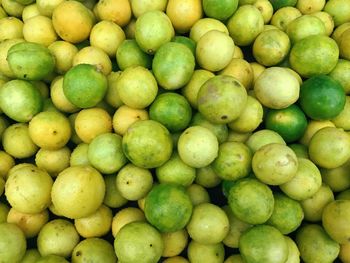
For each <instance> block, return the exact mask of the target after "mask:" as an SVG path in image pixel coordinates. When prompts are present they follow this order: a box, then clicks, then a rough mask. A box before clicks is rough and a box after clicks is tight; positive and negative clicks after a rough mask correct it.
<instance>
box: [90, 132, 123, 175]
mask: <svg viewBox="0 0 350 263" xmlns="http://www.w3.org/2000/svg"><path fill="white" fill-rule="evenodd" d="M88 159H89V162H90V163H91V165H92V166H94V167H95V168H96V169H97V170H99V171H100V172H101V173H104V174H111V173H115V172H117V171H118V170H119V169H120V168H121V167H123V166H124V164H126V162H127V159H126V157H125V155H124V153H123V150H122V137H121V136H120V135H118V134H114V133H103V134H100V135H98V136H96V137H95V138H94V139H93V140H92V141H91V142H90V144H89V149H88Z"/></svg>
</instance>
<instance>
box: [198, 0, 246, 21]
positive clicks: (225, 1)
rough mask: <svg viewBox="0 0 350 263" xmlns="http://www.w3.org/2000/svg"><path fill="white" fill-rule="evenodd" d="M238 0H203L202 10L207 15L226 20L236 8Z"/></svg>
mask: <svg viewBox="0 0 350 263" xmlns="http://www.w3.org/2000/svg"><path fill="white" fill-rule="evenodd" d="M238 2H239V1H238V0H203V10H204V13H205V14H206V16H207V17H212V18H215V19H217V20H226V19H228V18H229V17H230V16H232V15H233V13H234V12H235V11H236V10H237V7H238Z"/></svg>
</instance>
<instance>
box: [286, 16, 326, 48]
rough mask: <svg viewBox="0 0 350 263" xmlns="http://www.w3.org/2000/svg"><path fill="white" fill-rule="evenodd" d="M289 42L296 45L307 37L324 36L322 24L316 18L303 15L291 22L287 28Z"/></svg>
mask: <svg viewBox="0 0 350 263" xmlns="http://www.w3.org/2000/svg"><path fill="white" fill-rule="evenodd" d="M286 33H287V34H288V36H289V38H290V41H291V42H292V43H296V42H298V41H300V40H302V39H304V38H306V37H308V36H313V35H326V28H325V25H324V23H323V22H322V21H321V19H319V18H318V17H315V16H312V15H303V16H300V17H298V18H296V19H294V20H293V21H291V22H290V23H289V24H288V26H287V28H286Z"/></svg>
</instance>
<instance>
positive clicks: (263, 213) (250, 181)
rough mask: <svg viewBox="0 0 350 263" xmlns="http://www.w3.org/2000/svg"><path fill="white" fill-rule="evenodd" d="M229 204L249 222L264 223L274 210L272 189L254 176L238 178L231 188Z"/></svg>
mask: <svg viewBox="0 0 350 263" xmlns="http://www.w3.org/2000/svg"><path fill="white" fill-rule="evenodd" d="M228 204H229V206H230V208H231V209H232V212H233V214H234V215H235V216H236V217H237V218H238V219H240V220H242V221H243V222H246V223H248V224H263V223H265V222H266V221H267V220H268V219H269V218H270V216H271V215H272V212H273V207H274V198H273V194H272V191H271V189H270V188H269V187H268V186H267V185H266V184H263V183H261V182H260V181H258V180H257V179H254V178H242V179H239V180H237V181H236V182H235V183H234V184H233V185H232V186H231V188H230V190H229V195H228Z"/></svg>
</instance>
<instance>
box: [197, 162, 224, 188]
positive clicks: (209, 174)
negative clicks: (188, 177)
mask: <svg viewBox="0 0 350 263" xmlns="http://www.w3.org/2000/svg"><path fill="white" fill-rule="evenodd" d="M221 181H222V180H221V178H220V177H219V176H218V175H217V173H216V172H215V171H214V169H213V166H212V165H208V166H205V167H202V168H198V169H197V170H196V179H195V182H196V183H197V184H199V185H201V186H203V187H205V188H212V187H215V186H218V185H219V184H220V183H221Z"/></svg>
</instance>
